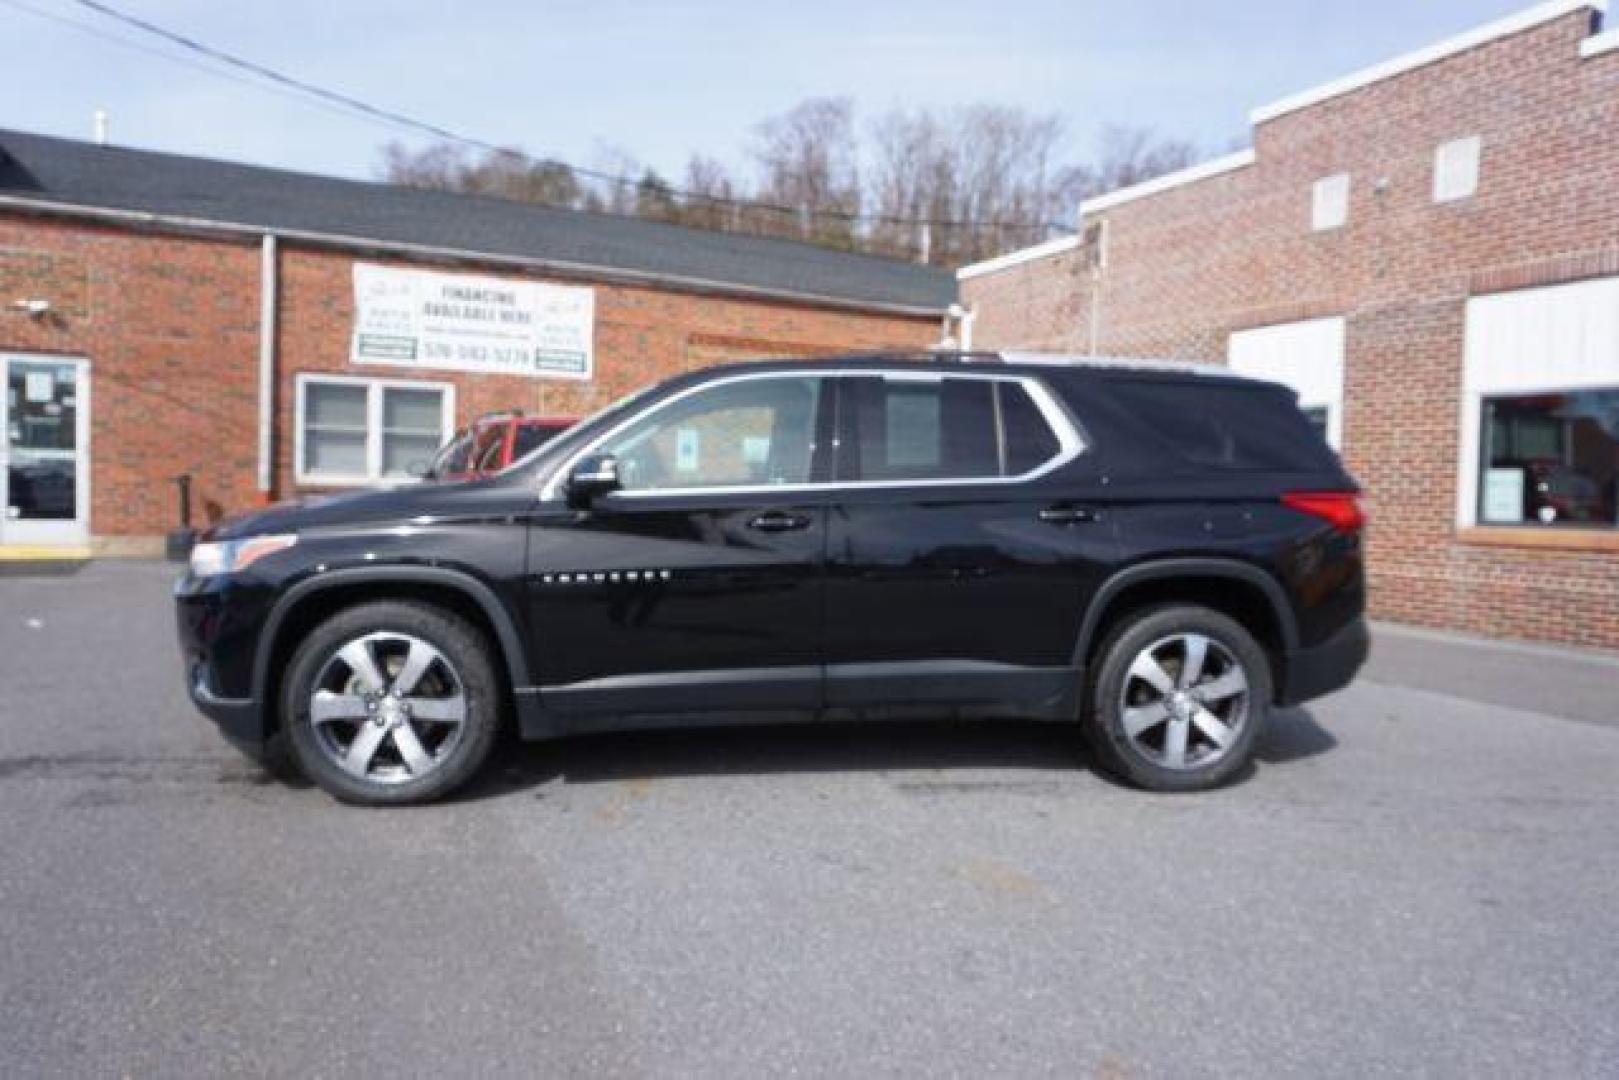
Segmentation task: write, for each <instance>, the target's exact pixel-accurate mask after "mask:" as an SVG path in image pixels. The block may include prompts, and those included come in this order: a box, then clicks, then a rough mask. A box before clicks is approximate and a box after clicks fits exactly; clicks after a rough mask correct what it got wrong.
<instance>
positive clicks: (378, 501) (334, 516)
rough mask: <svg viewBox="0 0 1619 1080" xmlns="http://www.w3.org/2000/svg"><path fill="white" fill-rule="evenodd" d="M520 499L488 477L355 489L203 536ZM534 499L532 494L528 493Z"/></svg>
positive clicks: (430, 513) (463, 510)
mask: <svg viewBox="0 0 1619 1080" xmlns="http://www.w3.org/2000/svg"><path fill="white" fill-rule="evenodd" d="M503 495H504V496H506V497H507V498H523V497H524V496H523V493H521V492H519V491H518V490H516V489H513V488H511V487H510V486H509V485H501V484H498V483H496V482H495V481H494V480H492V479H488V478H480V479H474V480H463V481H442V482H429V483H422V484H406V485H401V486H400V487H396V488H386V489H383V490H380V491H354V492H346V493H344V494H340V495H318V496H310V497H307V498H302V499H289V500H287V501H285V502H279V503H275V504H274V505H271V506H267V507H265V508H264V509H262V510H256V511H253V512H251V513H247V514H242V515H239V516H237V517H232V518H228V519H226V520H225V521H223V522H221V523H220V524H219V525H217V526H215V527H214V528H213V529H212V530H210V531H209V532H208V534H207V536H206V537H204V539H208V540H240V539H243V538H245V537H251V536H265V535H270V534H279V533H296V532H303V531H305V530H308V529H318V528H327V527H333V526H343V525H366V524H375V523H379V522H393V521H397V522H406V521H411V520H413V519H416V518H423V517H427V518H443V517H453V516H458V515H462V514H467V513H476V512H479V511H480V510H487V508H488V504H489V502H490V500H491V498H496V499H499V498H500V497H501V496H503ZM526 498H527V501H532V496H527V497H526Z"/></svg>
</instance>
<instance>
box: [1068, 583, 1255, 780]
mask: <svg viewBox="0 0 1619 1080" xmlns="http://www.w3.org/2000/svg"><path fill="white" fill-rule="evenodd" d="M1187 636H1202V637H1204V638H1207V639H1209V640H1210V641H1212V642H1214V643H1217V645H1218V649H1216V648H1215V647H1214V646H1210V652H1211V653H1213V654H1215V655H1217V656H1219V657H1220V662H1221V663H1222V664H1226V663H1228V662H1229V663H1233V664H1235V665H1240V667H1241V675H1242V676H1243V677H1245V679H1246V683H1247V691H1246V700H1245V701H1243V702H1242V705H1243V709H1242V712H1241V717H1240V722H1237V723H1233V724H1232V725H1231V727H1230V728H1229V729H1226V730H1227V731H1228V732H1234V737H1233V736H1229V735H1228V736H1226V737H1229V742H1228V743H1227V744H1226V745H1225V746H1223V747H1222V746H1219V745H1217V744H1216V743H1215V742H1214V740H1212V739H1210V738H1208V737H1206V736H1205V735H1204V734H1202V732H1201V730H1200V728H1199V727H1198V725H1197V724H1195V723H1192V722H1189V721H1183V724H1184V726H1185V727H1186V730H1187V731H1188V732H1190V733H1191V734H1190V736H1189V739H1190V741H1191V743H1192V744H1193V748H1192V750H1190V751H1187V750H1186V749H1185V747H1186V745H1187V744H1186V743H1184V742H1183V743H1182V748H1183V756H1184V757H1185V758H1186V764H1185V765H1184V766H1183V767H1180V768H1169V767H1166V765H1165V764H1164V763H1163V761H1164V760H1165V759H1168V758H1169V756H1170V755H1169V754H1168V752H1167V747H1159V748H1158V750H1157V753H1156V754H1155V750H1154V748H1153V747H1152V746H1151V745H1147V744H1148V743H1150V741H1151V740H1152V739H1153V738H1154V737H1155V736H1157V737H1158V738H1159V739H1160V740H1163V739H1167V734H1166V733H1167V731H1168V730H1169V727H1170V726H1171V725H1172V724H1173V722H1174V721H1173V719H1171V720H1169V721H1166V722H1165V723H1163V724H1162V725H1161V726H1159V727H1154V728H1149V729H1147V730H1146V731H1144V732H1143V733H1142V735H1141V738H1140V739H1133V738H1132V737H1131V736H1130V734H1129V732H1128V731H1127V730H1126V727H1125V716H1124V713H1125V708H1126V704H1125V694H1126V681H1127V679H1132V676H1131V674H1130V672H1131V667H1132V665H1134V664H1135V663H1136V661H1137V659H1138V658H1139V657H1141V656H1142V655H1143V653H1144V652H1147V651H1149V650H1153V649H1155V648H1162V649H1165V650H1168V651H1167V652H1165V653H1163V654H1161V655H1166V656H1170V657H1171V658H1172V657H1173V655H1174V650H1175V649H1176V648H1180V647H1183V646H1180V645H1177V644H1176V642H1177V640H1184V638H1186V637H1187ZM1170 662H1171V664H1172V663H1173V660H1172V659H1171V661H1170ZM1188 666H1189V665H1188ZM1222 670H1224V671H1229V667H1223V668H1222ZM1167 673H1168V674H1170V675H1171V677H1172V678H1173V679H1174V680H1175V682H1176V685H1177V687H1178V686H1179V672H1178V671H1175V670H1169V671H1168V672H1167ZM1142 682H1143V680H1140V679H1134V680H1133V681H1132V683H1131V686H1130V691H1131V692H1132V693H1140V692H1142V691H1143V690H1146V689H1149V688H1147V687H1144V686H1142V685H1141V683H1142ZM1212 684H1213V680H1210V682H1209V683H1208V684H1206V685H1212ZM1271 699H1272V679H1271V666H1270V660H1269V658H1268V657H1267V655H1266V653H1265V650H1264V648H1263V647H1261V646H1260V644H1259V642H1257V641H1255V640H1254V636H1253V635H1252V634H1250V633H1249V632H1248V631H1247V630H1246V629H1245V628H1244V627H1243V626H1242V625H1241V624H1240V623H1238V622H1236V621H1235V620H1234V619H1231V618H1230V617H1228V616H1226V615H1222V614H1221V613H1220V612H1218V611H1213V610H1211V609H1209V608H1205V607H1199V606H1196V605H1192V604H1170V605H1164V606H1159V607H1153V608H1147V609H1144V610H1142V611H1140V612H1136V613H1133V614H1131V615H1130V616H1128V617H1126V618H1124V619H1122V620H1120V622H1119V623H1118V625H1116V626H1114V627H1113V628H1112V629H1111V630H1110V631H1109V633H1108V635H1107V637H1106V639H1104V641H1103V642H1102V645H1101V647H1100V648H1099V649H1098V650H1097V653H1096V661H1095V663H1094V664H1093V665H1092V667H1091V676H1090V678H1089V686H1088V688H1087V693H1086V715H1085V718H1084V730H1085V734H1086V739H1087V742H1088V743H1089V744H1090V746H1091V749H1092V750H1093V751H1094V752H1095V754H1096V756H1097V758H1098V759H1099V760H1100V763H1101V764H1102V766H1103V767H1104V768H1106V769H1107V771H1108V772H1110V773H1112V774H1114V775H1115V776H1117V777H1119V778H1121V779H1123V780H1126V781H1128V782H1129V783H1131V784H1134V785H1136V786H1137V787H1141V788H1145V789H1147V790H1149V791H1206V790H1208V789H1210V788H1214V787H1219V786H1220V785H1221V784H1223V783H1225V782H1226V781H1228V780H1230V779H1231V778H1232V777H1233V776H1235V775H1236V774H1237V773H1239V772H1240V771H1241V770H1243V769H1244V768H1245V767H1246V766H1247V765H1248V762H1249V760H1250V758H1251V757H1252V755H1253V747H1254V743H1255V742H1256V741H1257V739H1258V738H1259V735H1260V732H1261V731H1262V730H1263V728H1264V726H1265V721H1266V719H1267V717H1268V715H1269V711H1270V703H1271ZM1151 704H1152V705H1153V706H1154V707H1156V702H1152V703H1151ZM1195 704H1196V703H1195V702H1194V707H1195ZM1209 707H1211V708H1212V709H1214V710H1216V713H1217V715H1216V717H1215V718H1216V719H1221V720H1223V719H1225V717H1222V716H1219V715H1218V710H1220V709H1226V710H1228V712H1229V713H1230V714H1231V715H1232V716H1235V702H1232V703H1231V704H1226V703H1225V702H1218V703H1210V706H1209ZM1165 710H1166V714H1169V706H1168V705H1165ZM1169 715H1171V716H1172V715H1173V714H1169ZM1208 726H1210V727H1211V729H1213V728H1215V727H1216V726H1217V725H1212V724H1211V725H1208ZM1198 752H1201V753H1204V754H1208V755H1213V756H1212V759H1211V760H1208V761H1207V762H1206V763H1204V764H1198V762H1197V759H1196V757H1195V754H1196V753H1198Z"/></svg>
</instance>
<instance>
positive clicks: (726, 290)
mask: <svg viewBox="0 0 1619 1080" xmlns="http://www.w3.org/2000/svg"><path fill="white" fill-rule="evenodd" d="M5 209H11V210H18V211H22V212H25V213H32V214H40V215H46V216H52V217H69V218H82V219H85V220H89V221H104V222H111V223H114V224H119V225H127V226H134V227H141V228H147V229H152V230H156V231H162V232H179V233H185V234H191V235H201V236H228V237H233V238H238V239H250V240H258V239H260V238H261V237H263V236H264V235H265V232H266V227H265V226H263V225H245V224H242V223H239V222H232V221H215V220H212V219H209V218H199V217H191V216H189V215H184V214H160V213H155V212H152V211H148V210H120V209H117V208H114V207H105V206H81V205H79V204H76V203H63V202H56V201H54V200H50V199H30V198H27V197H25V196H19V195H0V210H5ZM274 232H275V235H276V236H277V237H279V238H280V241H281V242H282V243H283V244H285V243H297V244H303V245H306V246H309V247H318V248H331V249H336V250H341V251H356V252H370V253H375V254H379V255H393V256H402V257H414V258H418V259H438V260H450V261H455V262H471V263H481V264H484V265H487V266H491V267H501V268H508V269H514V270H529V271H538V272H542V273H547V274H551V275H554V276H556V277H562V278H569V279H574V280H583V281H591V282H598V283H605V284H613V285H641V286H648V287H654V288H662V289H667V290H671V291H678V292H689V293H701V294H704V295H721V296H734V297H738V298H741V299H745V300H776V301H788V302H791V303H796V304H804V305H810V306H814V307H825V308H837V309H839V310H843V311H860V312H875V313H879V314H884V315H901V316H906V317H914V318H929V319H936V318H938V317H939V316H940V315H942V314H943V313H944V312H945V311H946V310H947V309H948V305H940V306H936V307H935V306H929V305H922V304H897V303H888V302H885V301H880V300H851V299H848V298H846V297H838V296H826V295H823V294H820V293H811V292H800V291H797V290H794V289H772V288H767V287H761V286H754V285H739V284H735V283H733V282H725V281H714V280H711V279H708V278H700V277H688V276H686V275H683V274H661V273H656V272H653V271H644V270H625V269H621V268H615V267H604V266H592V265H590V264H588V263H576V262H569V261H565V260H559V259H536V258H529V257H526V256H519V255H497V254H492V253H490V252H486V251H471V250H467V249H464V248H451V247H438V246H435V245H431V244H413V243H408V242H405V241H397V240H374V239H368V238H366V237H360V236H347V235H344V234H342V233H326V232H319V231H315V230H309V229H282V228H277V229H275V230H274Z"/></svg>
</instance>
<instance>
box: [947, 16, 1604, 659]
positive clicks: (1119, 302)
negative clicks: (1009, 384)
mask: <svg viewBox="0 0 1619 1080" xmlns="http://www.w3.org/2000/svg"><path fill="white" fill-rule="evenodd" d="M1602 8H1603V4H1602V3H1599V2H1595V0H1555V2H1552V3H1546V4H1541V5H1539V6H1537V7H1534V8H1531V9H1528V10H1526V11H1523V12H1521V13H1519V14H1518V15H1516V16H1513V17H1510V18H1507V19H1504V20H1502V21H1500V22H1498V23H1494V24H1491V25H1489V26H1485V27H1481V28H1478V29H1477V30H1474V31H1472V32H1470V33H1467V34H1464V35H1462V36H1460V37H1458V38H1455V39H1452V40H1450V41H1446V42H1441V43H1439V44H1437V45H1434V46H1432V47H1430V48H1427V49H1424V50H1421V51H1419V52H1417V53H1413V54H1411V55H1408V56H1404V57H1400V58H1397V59H1394V60H1391V61H1389V62H1387V63H1384V64H1380V65H1377V66H1376V67H1373V68H1370V69H1367V70H1366V71H1362V72H1359V73H1357V74H1353V75H1350V76H1348V77H1346V78H1342V79H1339V80H1336V81H1334V82H1330V83H1327V84H1325V85H1323V86H1320V87H1317V88H1315V89H1312V90H1308V91H1305V92H1303V93H1300V94H1297V95H1295V96H1292V97H1289V98H1287V99H1285V100H1282V101H1279V102H1276V103H1274V104H1272V105H1268V106H1265V107H1263V108H1260V109H1257V110H1255V111H1254V113H1253V114H1252V117H1251V119H1252V123H1253V138H1252V143H1253V146H1252V149H1250V150H1245V151H1242V152H1240V153H1237V154H1233V155H1231V156H1229V157H1226V158H1222V159H1220V160H1217V161H1212V162H1209V163H1206V164H1203V165H1199V166H1196V167H1194V168H1191V169H1188V170H1185V171H1183V172H1180V173H1176V174H1173V175H1170V176H1165V177H1161V178H1159V179H1156V180H1153V181H1150V182H1148V183H1145V184H1141V185H1139V186H1137V187H1133V188H1129V189H1126V190H1123V191H1117V192H1114V193H1111V194H1109V195H1106V196H1103V197H1101V198H1097V199H1095V200H1092V201H1090V202H1088V203H1086V204H1085V205H1084V206H1083V207H1082V208H1081V213H1080V228H1079V230H1078V235H1076V236H1075V237H1072V238H1067V239H1063V240H1059V241H1055V242H1053V243H1049V244H1045V245H1041V246H1040V247H1038V248H1032V249H1028V250H1026V251H1021V252H1014V253H1012V254H1010V255H1006V256H1002V257H1001V258H998V259H994V260H990V261H988V262H985V263H981V264H978V265H976V266H971V267H967V268H965V269H963V270H962V271H961V272H960V275H959V276H960V281H961V288H962V300H963V302H964V303H965V304H966V305H967V306H968V307H969V308H970V310H971V311H972V326H973V344H974V346H976V347H987V348H997V347H1014V346H1022V347H1029V348H1056V349H1065V350H1070V351H1075V352H1089V353H1100V354H1115V355H1140V356H1155V357H1182V358H1189V359H1201V360H1208V361H1218V362H1227V363H1230V364H1232V365H1233V366H1236V367H1238V368H1240V369H1242V370H1245V371H1249V372H1252V373H1255V374H1259V375H1263V376H1267V377H1271V378H1275V379H1278V380H1279V381H1284V382H1287V383H1289V384H1290V385H1292V386H1293V387H1294V389H1296V390H1297V391H1298V392H1299V395H1300V399H1301V404H1302V405H1304V406H1305V407H1306V408H1307V409H1309V410H1311V411H1312V413H1313V414H1314V416H1315V417H1316V418H1317V419H1318V421H1319V422H1320V423H1321V425H1322V426H1323V428H1324V429H1325V430H1326V431H1327V433H1328V435H1329V437H1330V438H1331V439H1333V440H1334V441H1335V442H1336V443H1337V445H1338V446H1339V447H1340V450H1341V452H1342V453H1343V455H1344V457H1345V459H1346V461H1347V462H1348V464H1349V466H1350V467H1351V469H1352V470H1353V471H1354V472H1355V474H1356V475H1357V476H1358V477H1359V478H1360V479H1361V481H1362V483H1363V484H1364V485H1365V487H1366V489H1367V492H1368V495H1369V499H1370V504H1371V509H1372V513H1373V518H1374V523H1373V527H1372V528H1371V530H1370V533H1369V537H1368V544H1369V555H1370V568H1371V580H1372V603H1373V608H1374V611H1375V612H1376V614H1378V615H1381V616H1383V617H1387V618H1391V619H1398V620H1403V621H1408V622H1413V623H1420V624H1427V625H1432V626H1439V627H1450V628H1456V629H1461V630H1467V631H1475V632H1483V633H1489V634H1498V635H1505V636H1511V637H1520V638H1537V639H1544V640H1553V641H1559V642H1568V643H1576V644H1582V645H1594V646H1604V647H1608V648H1615V647H1619V528H1616V526H1619V509H1616V503H1619V29H1611V30H1606V31H1604V29H1603V27H1602V21H1601V15H1602Z"/></svg>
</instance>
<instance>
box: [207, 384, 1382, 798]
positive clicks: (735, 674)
mask: <svg viewBox="0 0 1619 1080" xmlns="http://www.w3.org/2000/svg"><path fill="white" fill-rule="evenodd" d="M1362 520H1363V519H1362V516H1361V511H1360V506H1359V501H1358V498H1357V489H1356V486H1355V483H1354V481H1353V480H1352V479H1351V478H1350V477H1349V476H1348V474H1347V473H1346V472H1345V471H1344V469H1343V466H1342V465H1341V464H1340V463H1339V461H1338V458H1337V456H1336V455H1335V454H1334V453H1333V452H1332V451H1331V450H1330V449H1329V448H1328V447H1327V445H1326V444H1325V443H1324V442H1323V441H1322V439H1321V437H1320V435H1319V434H1317V433H1316V431H1315V430H1313V429H1312V427H1311V425H1310V423H1309V421H1308V420H1307V419H1306V418H1305V417H1304V415H1303V414H1302V413H1301V412H1300V411H1299V409H1298V406H1297V404H1296V401H1295V399H1294V396H1293V394H1292V393H1291V392H1290V391H1288V390H1287V389H1285V388H1283V387H1281V386H1277V385H1273V384H1270V383H1263V382H1255V381H1251V380H1247V379H1241V378H1237V377H1234V376H1232V375H1230V374H1227V373H1225V372H1224V371H1222V370H1221V369H1218V368H1207V369H1204V368H1194V367H1190V366H1184V365H1183V366H1175V365H1167V364H1152V363H1148V362H1142V363H1134V362H1128V361H1104V362H1097V361H1054V360H1052V359H1050V358H1042V359H1037V358H1033V357H1017V356H1006V357H1000V356H985V355H982V354H977V355H972V354H960V355H949V354H946V355H929V356H927V357H926V358H918V357H913V356H899V357H889V356H873V357H858V358H850V359H845V360H832V361H828V360H824V359H820V360H813V361H803V362H771V363H760V364H747V365H739V366H732V367H724V368H715V369H710V370H706V371H701V372H695V373H692V374H688V375H684V376H680V377H678V378H675V379H672V380H670V381H668V382H665V383H663V384H661V385H658V386H655V387H653V388H651V389H648V390H646V391H643V392H641V393H639V394H636V395H634V396H632V397H630V398H627V399H625V400H623V401H620V402H618V403H617V404H615V405H613V406H611V407H609V408H607V409H606V410H604V411H602V412H601V413H598V414H597V415H595V416H593V417H591V418H589V419H587V420H585V421H583V422H581V423H580V424H578V425H577V426H576V427H574V428H572V429H570V430H569V431H568V432H566V433H565V434H563V435H561V436H558V437H557V438H556V439H555V440H554V441H552V442H550V443H548V444H547V445H546V446H544V447H543V448H541V449H540V450H538V451H536V452H535V453H533V454H531V455H530V456H529V457H527V458H525V459H524V460H522V461H519V462H517V463H516V464H514V465H512V466H511V467H510V468H508V469H506V470H505V471H503V472H501V473H500V474H498V475H496V476H492V477H486V478H482V479H474V480H469V481H465V482H462V483H450V484H423V485H418V486H410V487H404V488H399V489H394V490H386V491H374V492H365V493H360V494H355V495H349V496H343V497H338V498H326V499H318V500H311V501H308V502H302V503H291V504H287V505H282V506H277V507H272V508H270V509H267V510H265V511H262V512H260V513H256V514H253V515H251V516H249V517H245V518H242V519H240V520H237V521H234V522H231V523H229V524H227V525H224V526H222V527H220V528H218V529H216V530H215V531H214V532H213V533H212V534H211V535H210V536H208V537H207V538H206V541H207V542H205V543H203V544H200V545H199V546H198V547H197V549H196V551H195V554H194V556H193V559H192V564H191V570H190V572H189V573H188V574H187V575H186V576H185V577H184V578H182V579H181V580H180V582H179V583H178V584H177V586H176V597H177V603H178V608H179V624H180V641H181V648H182V652H183V655H184V661H185V672H186V681H187V685H188V687H189V688H190V691H191V694H192V697H193V698H194V700H195V701H196V703H197V705H198V706H199V707H200V708H201V709H202V711H203V712H204V713H206V714H208V715H209V716H210V717H212V718H213V719H214V720H216V721H217V722H218V723H219V724H220V726H221V727H222V728H223V729H224V731H225V732H226V733H227V734H228V735H229V736H230V737H232V738H233V739H234V740H236V741H238V742H240V743H244V744H248V745H249V746H251V747H255V748H259V749H265V750H269V751H272V752H274V753H275V754H276V755H278V756H282V757H284V758H288V759H291V760H292V761H295V762H296V764H297V766H298V767H300V768H301V769H302V771H303V772H304V773H305V774H307V775H308V776H309V777H310V778H312V779H313V780H314V781H315V782H316V783H318V784H319V785H320V786H322V787H323V788H325V789H326V790H328V791H329V792H331V793H332V794H334V795H336V796H337V797H339V798H341V799H346V800H350V801H354V802H361V803H407V802H417V801H421V800H426V799H431V798H434V797H437V796H441V795H444V794H446V793H447V792H450V791H452V790H453V789H455V788H457V787H459V786H461V785H462V784H464V783H466V781H467V780H468V779H469V778H470V777H471V776H472V775H473V774H474V773H475V772H476V771H477V770H478V768H479V767H480V766H481V765H482V764H483V763H484V761H485V759H486V758H487V757H488V755H489V753H490V749H491V747H492V746H493V745H494V743H495V737H496V733H497V730H498V729H499V728H500V727H501V725H502V724H504V723H507V722H508V721H510V722H512V723H514V724H515V727H516V730H517V731H518V732H519V733H520V734H521V735H522V736H524V737H525V738H529V739H544V738H551V737H554V736H558V735H566V734H570V733H573V732H586V731H602V730H608V729H617V728H650V727H667V726H677V725H697V724H728V723H755V722H772V721H793V720H823V719H824V720H879V719H891V718H983V719H991V718H1001V717H1022V718H1032V719H1041V720H1051V721H1058V722H1064V723H1069V722H1072V723H1077V724H1078V725H1079V726H1080V728H1081V729H1082V730H1083V731H1084V733H1085V734H1086V735H1087V736H1088V738H1089V741H1090V743H1091V745H1092V746H1093V747H1094V750H1095V754H1096V757H1097V758H1098V759H1099V760H1100V762H1101V763H1102V764H1103V765H1105V766H1106V767H1107V768H1108V769H1109V770H1111V771H1113V772H1114V773H1116V774H1118V775H1120V776H1122V777H1125V778H1127V779H1129V780H1130V781H1133V782H1134V783H1136V784H1139V785H1141V786H1143V787H1147V788H1152V789H1157V790H1190V789H1199V788H1207V787H1210V786H1212V785H1215V784H1218V783H1220V782H1222V781H1224V780H1226V779H1228V778H1229V777H1231V776H1232V775H1233V774H1234V773H1236V772H1237V771H1238V770H1240V769H1241V768H1242V767H1243V765H1244V763H1245V762H1246V761H1247V759H1248V757H1249V755H1250V752H1251V751H1252V748H1253V745H1254V741H1255V739H1256V738H1257V737H1258V735H1259V733H1260V729H1261V727H1262V726H1263V724H1264V721H1265V717H1266V714H1267V712H1268V711H1269V709H1270V707H1271V706H1272V705H1273V704H1283V705H1286V704H1292V703H1296V702H1300V701H1304V700H1306V699H1308V698H1311V697H1315V696H1317V695H1320V694H1323V693H1326V692H1327V691H1330V690H1333V689H1336V688H1338V687H1341V686H1343V685H1344V684H1345V683H1347V682H1348V681H1349V680H1350V679H1351V678H1352V677H1353V675H1354V673H1355V671H1356V670H1357V669H1358V668H1359V667H1360V665H1361V663H1362V661H1363V660H1364V658H1365V656H1366V651H1367V636H1366V630H1365V625H1364V622H1363V620H1362V610H1363V607H1364V577H1363V571H1362V557H1361V536H1360V531H1361V526H1362Z"/></svg>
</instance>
